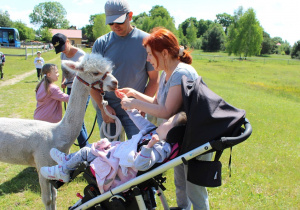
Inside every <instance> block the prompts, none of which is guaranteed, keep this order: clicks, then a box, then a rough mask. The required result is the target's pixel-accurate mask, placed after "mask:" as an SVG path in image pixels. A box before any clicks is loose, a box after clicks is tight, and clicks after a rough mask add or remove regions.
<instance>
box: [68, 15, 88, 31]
mask: <svg viewBox="0 0 300 210" xmlns="http://www.w3.org/2000/svg"><path fill="white" fill-rule="evenodd" d="M89 19H90V15H89V14H88V13H84V12H82V13H78V12H76V13H75V12H73V13H72V12H69V13H68V14H67V20H68V21H69V22H70V25H73V26H76V27H77V29H79V28H82V27H83V26H85V25H87V24H89Z"/></svg>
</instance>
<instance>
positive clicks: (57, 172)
mask: <svg viewBox="0 0 300 210" xmlns="http://www.w3.org/2000/svg"><path fill="white" fill-rule="evenodd" d="M41 174H42V175H43V177H45V178H46V179H50V180H58V181H61V182H69V181H70V174H65V173H64V172H63V171H62V166H61V165H55V166H50V167H47V166H44V167H42V168H41Z"/></svg>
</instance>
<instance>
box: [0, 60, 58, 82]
mask: <svg viewBox="0 0 300 210" xmlns="http://www.w3.org/2000/svg"><path fill="white" fill-rule="evenodd" d="M56 59H57V58H54V59H51V60H50V61H49V63H51V62H52V61H54V60H56ZM34 73H36V69H34V70H31V71H29V72H26V73H24V74H21V75H17V76H16V77H15V78H12V79H9V80H6V81H4V82H1V83H0V87H3V86H7V85H14V84H16V83H18V82H20V81H22V80H23V79H25V78H26V77H29V76H31V75H32V74H34Z"/></svg>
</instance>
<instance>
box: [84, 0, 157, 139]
mask: <svg viewBox="0 0 300 210" xmlns="http://www.w3.org/2000/svg"><path fill="white" fill-rule="evenodd" d="M105 15H106V24H108V25H109V26H110V29H111V32H109V33H108V34H105V35H103V36H101V37H99V38H98V39H97V40H96V42H95V43H94V45H93V49H92V52H93V53H99V54H101V55H102V56H103V57H106V58H108V59H110V60H111V61H112V62H113V64H114V69H113V73H112V74H113V75H114V76H115V77H116V78H117V80H118V81H119V88H123V87H131V88H134V89H136V90H138V91H140V92H142V93H145V94H146V95H148V96H150V97H153V96H154V94H155V93H156V91H157V87H158V79H159V75H158V72H157V71H153V67H152V66H151V64H150V63H149V62H147V52H146V50H145V48H144V47H143V45H142V42H143V38H145V37H147V36H149V34H148V33H146V32H144V31H141V30H139V29H137V28H136V27H134V26H132V25H131V24H130V21H131V20H132V16H133V13H132V11H131V10H130V8H129V5H128V3H127V1H125V0H108V1H107V2H106V3H105ZM90 93H91V96H92V98H93V100H95V102H96V103H97V106H96V110H97V121H98V126H99V129H100V126H101V124H102V122H103V121H104V122H105V123H110V127H111V131H110V134H111V135H115V130H116V127H115V124H114V120H113V119H112V118H110V117H109V116H108V115H106V114H105V112H104V111H103V106H102V97H101V96H100V95H99V93H98V92H97V91H94V90H91V92H90ZM104 99H105V100H106V101H108V106H107V110H108V111H109V112H110V113H111V114H113V115H116V116H117V117H118V118H119V119H120V121H121V123H122V125H123V127H124V130H125V132H126V135H127V138H128V139H130V138H131V137H132V135H134V134H136V133H138V128H137V127H136V126H135V125H134V123H133V122H132V120H131V119H130V118H129V116H128V115H127V113H126V112H125V111H124V110H123V109H122V108H121V105H120V99H119V98H117V97H116V95H115V94H114V93H113V92H108V93H105V96H104ZM121 140H123V139H121Z"/></svg>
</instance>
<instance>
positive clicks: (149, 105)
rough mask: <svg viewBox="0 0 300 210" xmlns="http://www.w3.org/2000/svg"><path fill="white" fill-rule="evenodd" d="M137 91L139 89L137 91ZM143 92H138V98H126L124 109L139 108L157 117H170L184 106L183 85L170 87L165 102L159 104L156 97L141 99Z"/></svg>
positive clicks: (122, 102) (123, 104)
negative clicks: (150, 99)
mask: <svg viewBox="0 0 300 210" xmlns="http://www.w3.org/2000/svg"><path fill="white" fill-rule="evenodd" d="M135 92H137V91H135ZM140 94H141V93H139V92H137V93H136V94H135V95H136V96H138V97H137V98H135V99H134V98H124V99H123V100H122V101H121V104H122V108H123V109H125V110H126V109H134V108H135V109H138V110H141V111H143V112H145V113H147V114H150V115H152V116H155V117H159V118H164V119H168V118H170V117H171V116H173V115H174V114H176V113H177V112H178V111H179V110H180V107H181V106H182V95H181V86H180V85H175V86H173V87H171V88H170V89H169V92H168V96H167V99H166V102H165V104H162V105H159V104H157V101H156V98H154V100H153V101H152V102H148V101H144V100H141V99H139V96H140Z"/></svg>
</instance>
